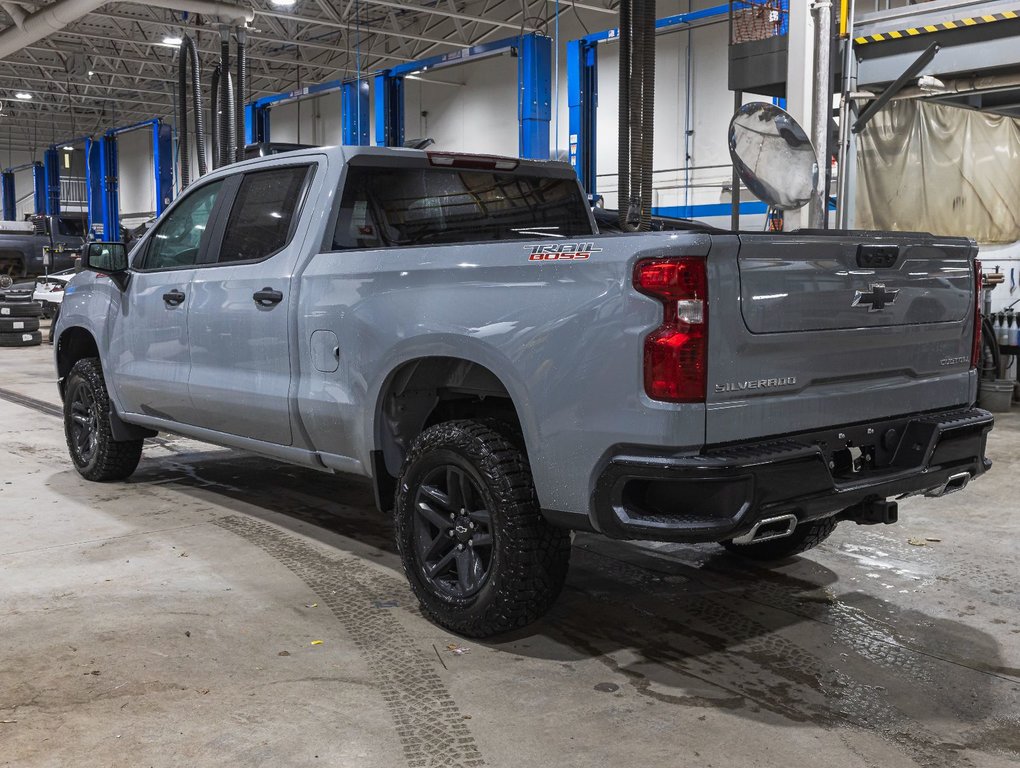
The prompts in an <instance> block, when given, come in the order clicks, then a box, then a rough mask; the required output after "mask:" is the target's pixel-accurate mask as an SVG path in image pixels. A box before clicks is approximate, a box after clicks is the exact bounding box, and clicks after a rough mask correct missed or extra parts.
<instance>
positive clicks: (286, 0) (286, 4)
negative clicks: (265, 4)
mask: <svg viewBox="0 0 1020 768" xmlns="http://www.w3.org/2000/svg"><path fill="white" fill-rule="evenodd" d="M269 2H270V3H272V4H273V5H275V6H276V7H277V8H290V7H291V6H292V5H294V4H295V3H296V2H297V0H269Z"/></svg>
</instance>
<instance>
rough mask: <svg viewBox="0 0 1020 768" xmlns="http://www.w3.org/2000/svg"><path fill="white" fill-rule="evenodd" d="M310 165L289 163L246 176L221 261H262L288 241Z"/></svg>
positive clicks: (238, 193) (230, 221)
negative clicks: (289, 164)
mask: <svg viewBox="0 0 1020 768" xmlns="http://www.w3.org/2000/svg"><path fill="white" fill-rule="evenodd" d="M308 168H309V167H308V166H307V165H301V166H288V167H285V168H270V169H269V170H265V171H254V172H252V173H246V174H245V175H244V178H243V179H242V180H241V186H240V187H239V188H238V190H237V196H236V197H235V198H234V203H233V205H232V206H231V208H230V217H229V218H228V219H227V226H226V230H225V231H224V233H223V244H222V245H221V246H220V256H219V259H217V261H218V262H219V263H221V264H222V263H223V262H231V261H258V260H260V259H265V258H267V257H269V256H272V255H273V254H274V253H276V252H277V251H279V250H280V249H281V248H283V247H284V246H285V245H286V244H287V241H288V240H290V232H291V225H292V224H293V223H294V215H295V213H296V212H297V209H298V206H299V205H300V203H301V193H302V191H303V189H304V185H305V179H306V178H307V176H308Z"/></svg>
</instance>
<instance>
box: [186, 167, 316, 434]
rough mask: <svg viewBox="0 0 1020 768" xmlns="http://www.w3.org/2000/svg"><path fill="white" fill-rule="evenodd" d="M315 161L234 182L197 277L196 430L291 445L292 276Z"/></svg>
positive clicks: (193, 315) (192, 385) (192, 382)
mask: <svg viewBox="0 0 1020 768" xmlns="http://www.w3.org/2000/svg"><path fill="white" fill-rule="evenodd" d="M315 168H316V163H315V162H309V161H307V160H306V161H303V162H301V163H299V164H295V163H293V162H290V163H286V162H284V163H282V164H279V165H271V166H269V167H260V168H259V169H258V170H252V171H248V172H245V173H239V174H237V175H235V176H232V177H230V179H229V181H228V184H229V190H228V194H229V195H230V196H231V197H230V198H229V199H228V201H227V202H226V203H225V204H224V206H223V207H222V214H221V215H220V216H219V217H218V220H217V222H216V224H215V228H216V232H215V234H214V237H213V242H214V244H215V245H214V247H212V248H210V250H209V253H208V254H207V256H206V258H205V263H204V264H202V265H200V268H199V269H198V270H197V271H196V274H195V277H194V279H193V300H192V303H191V310H190V315H189V324H190V329H191V331H190V337H191V376H190V379H189V390H190V393H191V398H192V402H193V403H194V407H195V413H196V418H195V421H194V422H193V423H194V424H196V425H197V426H200V427H205V428H207V429H212V430H215V431H217V432H225V433H228V434H233V435H238V436H240V437H247V438H252V439H255V440H261V441H265V442H269V443H275V444H278V445H290V444H291V442H292V433H291V417H290V401H289V395H290V385H291V342H290V325H291V320H290V307H291V305H292V302H293V300H294V297H293V294H292V291H291V277H292V275H293V271H294V268H295V265H296V263H297V260H298V256H299V254H300V249H301V245H302V236H301V235H302V234H303V233H302V232H301V229H300V227H299V223H300V211H301V207H302V202H303V200H304V198H305V197H306V194H307V191H308V186H309V183H310V182H311V180H312V178H313V176H314V169H315Z"/></svg>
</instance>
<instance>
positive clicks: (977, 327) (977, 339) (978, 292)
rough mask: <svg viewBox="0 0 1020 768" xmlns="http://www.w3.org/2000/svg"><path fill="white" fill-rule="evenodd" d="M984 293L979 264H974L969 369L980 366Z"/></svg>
mask: <svg viewBox="0 0 1020 768" xmlns="http://www.w3.org/2000/svg"><path fill="white" fill-rule="evenodd" d="M983 292H984V286H983V285H982V277H981V262H980V261H975V262H974V338H973V340H972V344H971V348H970V367H971V368H977V367H979V366H980V365H981V299H982V295H983Z"/></svg>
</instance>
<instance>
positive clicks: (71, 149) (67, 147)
mask: <svg viewBox="0 0 1020 768" xmlns="http://www.w3.org/2000/svg"><path fill="white" fill-rule="evenodd" d="M61 149H62V150H64V151H65V152H74V147H72V146H71V145H70V144H65V145H64V146H62V147H61Z"/></svg>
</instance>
